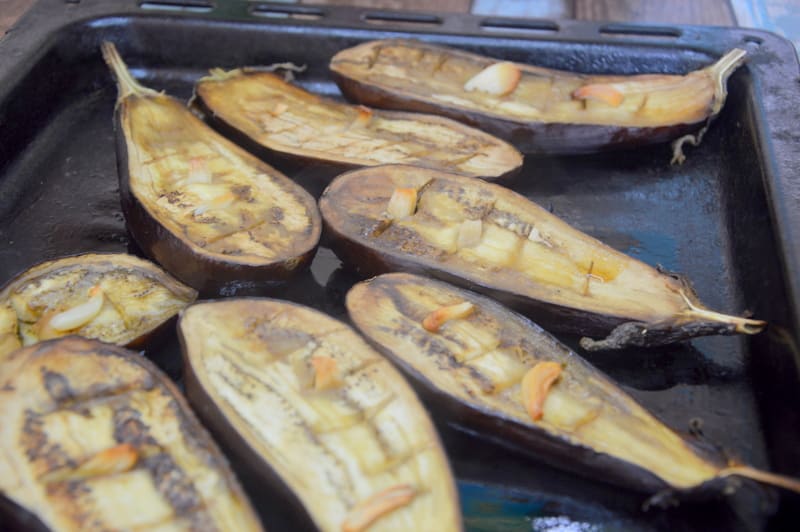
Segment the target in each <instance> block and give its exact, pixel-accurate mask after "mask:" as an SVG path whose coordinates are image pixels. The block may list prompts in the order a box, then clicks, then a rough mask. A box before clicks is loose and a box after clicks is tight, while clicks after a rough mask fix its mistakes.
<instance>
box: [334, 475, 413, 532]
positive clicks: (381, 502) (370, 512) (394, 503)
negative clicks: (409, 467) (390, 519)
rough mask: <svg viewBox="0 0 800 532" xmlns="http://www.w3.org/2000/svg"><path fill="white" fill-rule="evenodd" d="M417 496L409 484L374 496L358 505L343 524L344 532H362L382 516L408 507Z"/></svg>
mask: <svg viewBox="0 0 800 532" xmlns="http://www.w3.org/2000/svg"><path fill="white" fill-rule="evenodd" d="M416 495H417V490H415V489H414V488H413V487H411V486H409V485H408V484H398V485H396V486H392V487H389V488H386V489H385V490H383V491H381V492H378V493H376V494H375V495H372V496H371V497H369V498H368V499H366V500H364V501H363V502H360V503H358V504H357V505H355V507H354V508H353V509H352V510H351V511H350V513H349V514H347V517H346V518H345V520H344V522H343V523H342V532H361V531H363V530H366V529H367V528H369V526H370V525H371V524H372V523H374V522H375V521H377V520H378V519H379V518H380V517H381V516H383V515H385V514H387V513H389V512H392V511H394V510H396V509H398V508H401V507H403V506H406V505H407V504H408V503H410V502H411V501H412V500H413V499H414V497H415V496H416Z"/></svg>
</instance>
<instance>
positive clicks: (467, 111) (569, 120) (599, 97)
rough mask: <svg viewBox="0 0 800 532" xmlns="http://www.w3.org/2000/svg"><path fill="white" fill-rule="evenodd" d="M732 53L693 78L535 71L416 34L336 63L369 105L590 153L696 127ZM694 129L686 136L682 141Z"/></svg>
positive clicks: (342, 83)
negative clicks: (442, 118)
mask: <svg viewBox="0 0 800 532" xmlns="http://www.w3.org/2000/svg"><path fill="white" fill-rule="evenodd" d="M744 56H745V52H744V51H743V50H739V49H734V50H732V51H731V52H729V53H728V54H726V55H725V56H724V57H722V58H721V59H720V60H719V61H717V62H716V63H714V64H712V65H710V66H708V67H706V68H702V69H700V70H696V71H693V72H690V73H688V74H686V75H665V74H644V75H628V76H624V75H590V74H581V73H574V72H565V71H559V70H552V69H547V68H541V67H536V66H532V65H526V64H521V63H514V62H510V61H503V60H501V59H498V58H491V57H485V56H481V55H476V54H472V53H469V52H465V51H463V50H458V49H454V48H448V47H444V46H437V45H433V44H428V43H424V42H421V41H416V40H403V39H393V40H381V41H370V42H366V43H363V44H360V45H357V46H355V47H353V48H348V49H346V50H342V51H340V52H339V53H337V54H336V55H335V56H334V57H333V59H332V60H331V63H330V68H331V70H332V72H333V73H334V75H335V77H336V79H337V82H338V83H339V87H340V88H341V90H342V92H343V93H344V94H345V95H346V96H348V97H349V98H351V99H353V100H356V101H359V102H361V103H363V104H365V105H371V106H375V107H386V108H391V109H402V110H413V111H422V112H431V113H439V114H442V115H445V116H449V117H451V118H455V119H457V120H461V121H464V122H466V123H469V124H472V125H476V126H478V127H480V128H482V129H484V130H485V131H488V132H490V133H492V134H495V135H497V136H499V137H501V138H505V139H507V140H510V141H512V142H513V143H514V144H515V145H516V146H517V147H518V148H519V149H520V150H522V151H523V152H526V153H529V152H552V153H559V152H563V153H568V152H585V151H594V150H597V149H602V148H607V147H614V146H618V147H619V146H625V145H638V144H646V143H653V142H663V141H666V140H671V139H676V138H678V137H681V136H682V135H685V134H688V133H689V132H690V131H692V130H697V129H699V128H700V127H701V126H702V125H703V124H705V123H706V122H707V121H708V120H709V119H710V118H713V117H714V116H716V115H717V114H718V113H719V112H720V110H721V109H722V106H723V105H724V103H725V99H726V96H727V88H726V84H727V79H728V77H729V76H730V75H731V73H732V72H733V71H734V70H736V68H738V66H739V65H740V64H741V63H742V61H743V58H744ZM700 136H702V133H698V134H697V135H688V136H686V137H685V138H681V139H680V140H679V141H678V142H677V144H676V145H675V160H678V161H682V157H683V156H682V153H681V145H682V144H683V143H684V142H686V141H687V140H690V139H691V141H692V142H693V143H696V142H699V140H700V139H699V137H700Z"/></svg>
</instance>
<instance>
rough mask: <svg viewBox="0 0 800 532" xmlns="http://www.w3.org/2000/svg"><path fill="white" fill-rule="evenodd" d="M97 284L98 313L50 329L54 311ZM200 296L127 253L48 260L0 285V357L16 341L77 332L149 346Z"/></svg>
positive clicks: (82, 299) (79, 301) (75, 301)
mask: <svg viewBox="0 0 800 532" xmlns="http://www.w3.org/2000/svg"><path fill="white" fill-rule="evenodd" d="M94 289H99V290H100V291H101V292H102V296H101V298H102V300H103V302H102V304H101V306H100V307H99V308H98V309H97V312H96V313H95V316H92V317H91V318H89V317H88V316H87V321H85V322H84V323H82V324H81V325H76V326H75V327H73V328H71V329H68V330H63V331H55V330H48V327H47V325H46V323H47V322H48V318H49V317H50V316H52V315H53V314H54V313H56V312H64V311H66V310H68V309H70V308H73V307H76V306H80V305H81V304H83V303H85V302H86V301H87V299H89V298H88V297H87V292H89V293H91V291H92V290H94ZM196 298H197V292H196V291H195V290H194V289H192V288H190V287H188V286H186V285H184V284H182V283H180V282H179V281H177V280H176V279H174V278H173V277H171V276H170V275H169V274H167V273H166V272H165V271H163V270H162V269H161V268H159V267H158V266H156V265H155V264H153V263H151V262H149V261H147V260H144V259H140V258H139V257H135V256H133V255H128V254H125V253H84V254H79V255H73V256H69V257H61V258H58V259H54V260H50V261H45V262H42V263H39V264H37V265H35V266H32V267H31V268H29V269H27V270H25V271H23V272H21V273H19V274H18V275H16V276H15V277H13V278H12V279H10V280H9V281H8V282H7V283H6V284H5V285H3V286H2V287H0V359H2V357H3V354H8V353H9V352H11V351H12V350H13V349H9V348H10V347H13V345H12V344H14V343H16V344H17V346H18V347H21V346H22V345H30V344H31V343H34V342H35V341H38V340H41V339H50V338H55V337H59V336H68V335H71V334H77V335H80V336H84V337H87V338H95V339H99V340H102V341H105V342H109V343H116V344H117V345H122V346H125V347H129V348H131V349H142V350H147V349H149V348H152V347H154V346H155V345H157V344H158V343H159V342H160V341H161V340H163V339H164V336H165V335H166V334H168V333H169V331H170V330H171V329H172V326H174V324H175V320H176V319H177V315H178V312H179V311H180V310H181V309H182V308H184V307H185V306H186V305H188V304H190V303H192V302H193V301H194V300H195V299H196ZM6 313H8V314H6ZM4 318H11V320H10V321H12V322H14V323H9V322H8V321H6V319H4ZM43 329H44V331H43ZM14 340H16V342H15V341H14Z"/></svg>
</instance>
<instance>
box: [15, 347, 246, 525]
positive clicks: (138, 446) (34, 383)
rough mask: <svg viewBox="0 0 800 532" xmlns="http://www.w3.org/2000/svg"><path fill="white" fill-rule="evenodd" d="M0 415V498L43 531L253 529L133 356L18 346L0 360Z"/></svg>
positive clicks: (221, 475) (196, 436) (210, 456)
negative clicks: (0, 415) (8, 355)
mask: <svg viewBox="0 0 800 532" xmlns="http://www.w3.org/2000/svg"><path fill="white" fill-rule="evenodd" d="M0 411H2V412H3V423H2V424H0V447H1V448H2V449H3V452H2V453H0V499H3V498H5V499H9V500H10V501H11V502H12V503H13V504H12V505H11V506H12V507H13V506H16V507H17V508H18V509H17V510H16V511H17V512H21V511H24V512H27V513H28V514H30V515H33V516H35V517H36V518H38V521H39V522H40V523H41V524H43V525H44V526H46V527H48V528H49V529H51V530H75V531H78V530H88V529H92V530H144V529H147V530H156V529H157V530H164V531H167V530H176V531H177V530H252V531H258V530H261V525H260V524H259V522H258V520H257V519H256V517H255V514H254V512H253V510H252V508H251V507H250V504H249V502H248V500H247V498H246V497H245V495H244V493H243V492H242V490H241V488H240V487H239V485H238V483H237V481H236V479H235V478H234V477H233V475H232V473H231V471H230V469H229V468H228V465H227V462H226V461H225V458H224V457H223V456H222V454H221V453H220V452H219V450H218V449H217V447H216V445H215V444H214V442H213V441H212V440H211V438H210V437H209V436H208V434H207V433H206V432H205V430H204V429H203V428H202V427H201V426H200V424H199V422H198V421H197V420H196V419H195V417H194V415H193V414H192V412H191V411H190V410H189V407H188V405H187V404H186V401H185V400H184V399H183V398H182V397H181V396H180V394H179V393H178V391H177V390H176V388H175V386H174V385H173V384H172V383H171V382H170V381H169V380H168V379H167V377H166V376H164V375H163V374H162V373H160V371H159V370H158V369H157V368H156V367H155V366H153V365H152V364H151V363H150V362H149V361H147V360H146V359H144V357H142V356H140V355H138V354H136V353H134V352H131V351H128V350H125V349H123V348H120V347H117V346H113V345H109V344H105V343H102V342H99V341H96V340H89V339H84V338H79V337H68V338H62V339H57V340H49V341H45V342H41V343H39V344H37V345H34V346H30V347H25V348H22V349H19V350H17V351H15V352H14V353H13V354H12V355H11V356H10V357H9V358H8V359H6V360H4V361H3V362H2V363H0ZM20 507H21V508H22V510H19V508H20ZM19 517H20V516H19V515H15V516H11V517H9V519H10V518H13V519H15V520H16V522H27V523H31V524H33V523H35V522H36V519H32V518H31V519H20V518H19ZM4 519H6V518H4V517H3V516H0V521H3V520H4Z"/></svg>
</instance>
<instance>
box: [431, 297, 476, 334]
mask: <svg viewBox="0 0 800 532" xmlns="http://www.w3.org/2000/svg"><path fill="white" fill-rule="evenodd" d="M474 311H475V305H473V304H472V303H470V302H469V301H464V302H463V303H458V304H456V305H449V306H447V307H440V308H438V309H436V310H434V311H433V312H431V313H430V314H428V316H427V317H426V318H425V319H424V320H422V327H423V328H424V329H425V330H426V331H429V332H436V331H438V330H439V328H440V327H441V326H442V325H444V323H445V322H447V321H450V320H456V319H461V318H466V317H467V316H469V315H470V314H472V313H473V312H474Z"/></svg>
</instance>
